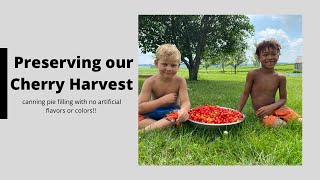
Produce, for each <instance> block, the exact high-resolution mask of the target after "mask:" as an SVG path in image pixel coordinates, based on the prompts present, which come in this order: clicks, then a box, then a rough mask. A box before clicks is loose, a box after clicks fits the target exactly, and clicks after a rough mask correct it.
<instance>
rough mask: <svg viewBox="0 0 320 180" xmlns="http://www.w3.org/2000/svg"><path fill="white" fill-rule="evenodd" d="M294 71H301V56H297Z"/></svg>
mask: <svg viewBox="0 0 320 180" xmlns="http://www.w3.org/2000/svg"><path fill="white" fill-rule="evenodd" d="M294 70H296V71H302V56H297V59H296V62H295V63H294Z"/></svg>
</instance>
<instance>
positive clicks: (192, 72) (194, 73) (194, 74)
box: [189, 67, 199, 80]
mask: <svg viewBox="0 0 320 180" xmlns="http://www.w3.org/2000/svg"><path fill="white" fill-rule="evenodd" d="M198 71H199V68H196V67H193V68H190V69H189V80H198Z"/></svg>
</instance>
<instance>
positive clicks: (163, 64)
mask: <svg viewBox="0 0 320 180" xmlns="http://www.w3.org/2000/svg"><path fill="white" fill-rule="evenodd" d="M155 66H156V67H157V68H158V69H159V73H160V74H161V75H162V76H164V77H166V78H169V77H173V76H174V75H176V74H177V72H178V69H179V66H180V64H179V60H176V59H159V60H157V59H156V60H155Z"/></svg>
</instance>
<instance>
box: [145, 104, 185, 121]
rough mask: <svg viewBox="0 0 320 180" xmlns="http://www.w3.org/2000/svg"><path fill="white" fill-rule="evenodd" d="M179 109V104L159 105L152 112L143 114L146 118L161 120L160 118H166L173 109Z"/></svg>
mask: <svg viewBox="0 0 320 180" xmlns="http://www.w3.org/2000/svg"><path fill="white" fill-rule="evenodd" d="M178 109H180V107H179V106H166V107H159V108H157V109H155V110H154V111H152V112H149V113H146V114H143V116H144V117H146V118H151V119H154V120H160V119H162V118H164V117H165V116H166V115H167V114H168V113H170V112H171V111H174V110H178Z"/></svg>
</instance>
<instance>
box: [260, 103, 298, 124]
mask: <svg viewBox="0 0 320 180" xmlns="http://www.w3.org/2000/svg"><path fill="white" fill-rule="evenodd" d="M300 117H301V116H299V115H298V114H297V113H296V112H295V111H294V110H292V109H291V108H289V107H287V106H284V107H281V108H279V109H277V110H275V111H274V112H273V114H272V115H269V116H266V117H264V118H263V119H262V123H263V124H266V125H269V126H272V125H273V122H274V121H275V119H277V118H280V119H282V120H284V121H286V122H288V121H290V120H292V119H298V118H300Z"/></svg>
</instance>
